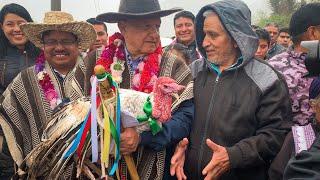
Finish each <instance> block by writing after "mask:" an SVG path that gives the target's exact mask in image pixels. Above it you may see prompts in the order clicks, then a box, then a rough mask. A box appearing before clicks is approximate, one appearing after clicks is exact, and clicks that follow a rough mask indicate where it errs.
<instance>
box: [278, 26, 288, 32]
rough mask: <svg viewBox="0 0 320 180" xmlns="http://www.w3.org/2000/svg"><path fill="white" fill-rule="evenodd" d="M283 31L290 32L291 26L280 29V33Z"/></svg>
mask: <svg viewBox="0 0 320 180" xmlns="http://www.w3.org/2000/svg"><path fill="white" fill-rule="evenodd" d="M282 32H285V33H288V34H289V28H287V27H283V28H281V29H280V30H279V34H280V33H282Z"/></svg>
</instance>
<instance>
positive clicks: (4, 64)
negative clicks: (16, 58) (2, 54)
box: [1, 62, 7, 86]
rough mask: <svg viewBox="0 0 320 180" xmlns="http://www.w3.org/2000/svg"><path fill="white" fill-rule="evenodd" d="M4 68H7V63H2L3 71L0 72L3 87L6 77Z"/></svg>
mask: <svg viewBox="0 0 320 180" xmlns="http://www.w3.org/2000/svg"><path fill="white" fill-rule="evenodd" d="M6 68H7V62H4V63H3V71H2V77H1V84H2V85H3V86H5V84H4V83H5V77H4V76H5V75H6Z"/></svg>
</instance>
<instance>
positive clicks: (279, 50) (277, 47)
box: [266, 43, 286, 59]
mask: <svg viewBox="0 0 320 180" xmlns="http://www.w3.org/2000/svg"><path fill="white" fill-rule="evenodd" d="M285 51H286V48H285V47H283V46H281V45H280V44H278V43H275V44H274V45H273V46H272V47H271V48H270V49H269V51H268V53H267V56H266V59H271V58H272V57H273V56H276V55H278V54H281V53H283V52H285Z"/></svg>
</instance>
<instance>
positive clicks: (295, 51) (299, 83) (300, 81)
mask: <svg viewBox="0 0 320 180" xmlns="http://www.w3.org/2000/svg"><path fill="white" fill-rule="evenodd" d="M319 16H320V3H309V4H307V5H305V6H303V7H301V8H300V9H298V10H297V11H296V12H294V14H293V15H292V17H291V20H290V25H289V29H290V35H291V37H292V41H293V48H289V49H288V50H287V51H286V52H283V53H281V54H279V55H277V56H275V57H273V58H271V59H270V60H269V61H268V63H269V64H270V65H271V66H273V67H274V68H275V69H276V70H277V71H279V72H280V73H281V74H283V76H284V78H285V80H286V82H287V85H288V87H289V94H290V98H291V102H292V112H293V121H294V122H295V123H297V124H300V125H305V124H307V123H309V121H310V115H311V114H312V110H311V108H310V106H309V98H308V89H309V87H310V84H311V82H312V80H313V78H310V77H309V78H308V77H306V78H305V77H304V76H305V75H306V74H307V73H308V71H307V69H306V66H305V64H304V60H305V58H306V53H307V51H306V49H305V48H303V47H302V46H301V41H311V40H320V19H319V18H314V17H319Z"/></svg>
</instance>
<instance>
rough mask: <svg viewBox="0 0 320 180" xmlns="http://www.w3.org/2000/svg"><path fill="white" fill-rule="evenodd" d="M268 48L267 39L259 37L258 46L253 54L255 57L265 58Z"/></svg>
mask: <svg viewBox="0 0 320 180" xmlns="http://www.w3.org/2000/svg"><path fill="white" fill-rule="evenodd" d="M268 49H269V44H268V41H267V40H265V39H259V46H258V50H257V52H256V54H255V57H256V58H260V59H265V58H266V55H267V53H268Z"/></svg>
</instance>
